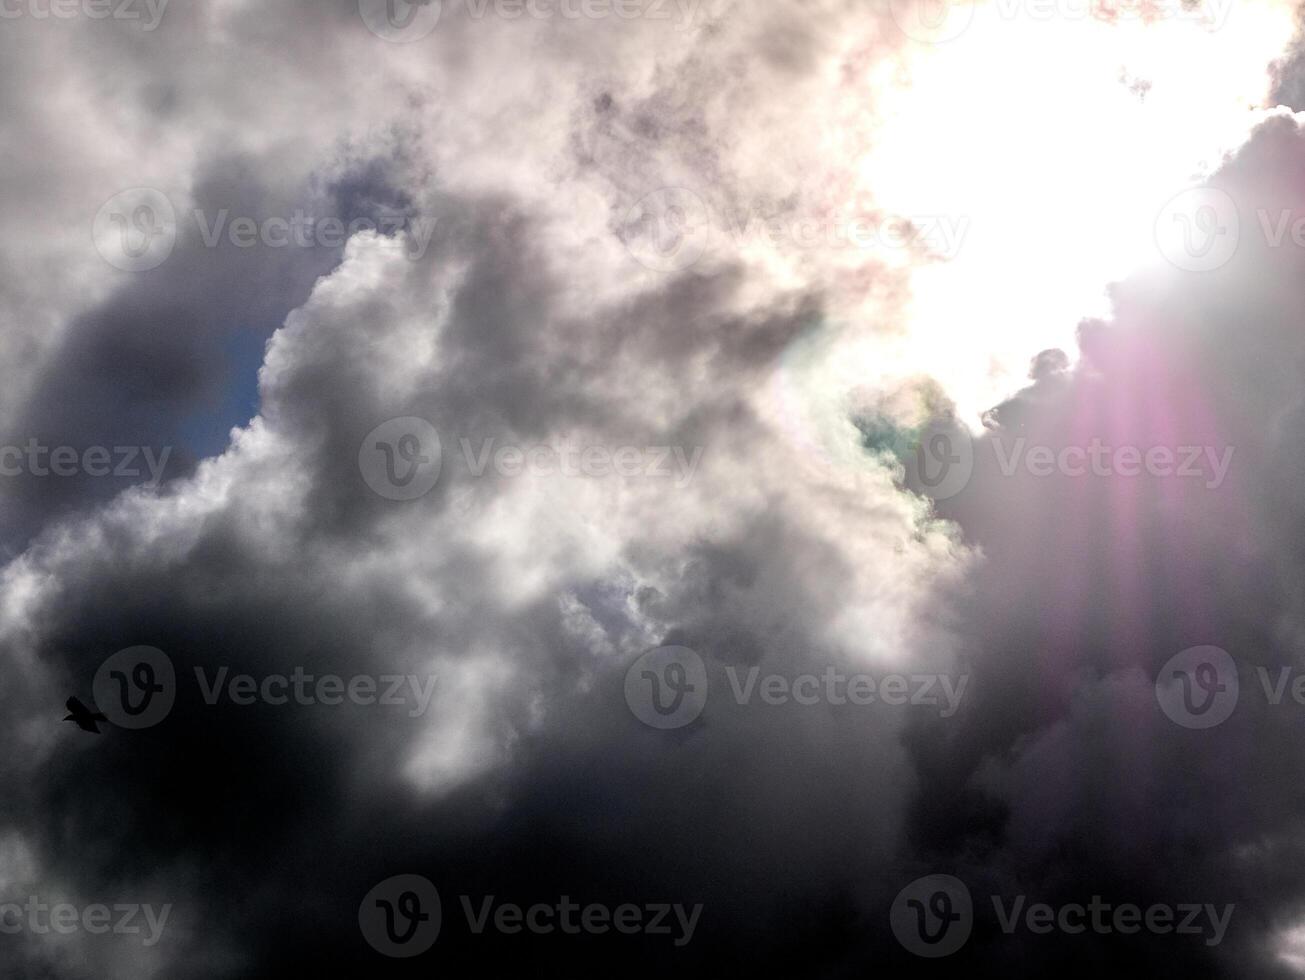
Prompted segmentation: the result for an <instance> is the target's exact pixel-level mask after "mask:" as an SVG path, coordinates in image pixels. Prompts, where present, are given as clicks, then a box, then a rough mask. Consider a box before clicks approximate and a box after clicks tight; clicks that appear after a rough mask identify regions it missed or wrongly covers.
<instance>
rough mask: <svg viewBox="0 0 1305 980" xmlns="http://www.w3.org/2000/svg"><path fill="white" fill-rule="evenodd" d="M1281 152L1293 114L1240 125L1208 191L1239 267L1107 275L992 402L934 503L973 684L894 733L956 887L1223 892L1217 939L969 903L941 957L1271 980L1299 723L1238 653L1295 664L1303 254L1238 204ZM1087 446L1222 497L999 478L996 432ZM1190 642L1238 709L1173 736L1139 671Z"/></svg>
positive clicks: (1275, 204) (1048, 897) (1289, 900)
mask: <svg viewBox="0 0 1305 980" xmlns="http://www.w3.org/2000/svg"><path fill="white" fill-rule="evenodd" d="M1302 166H1305V144H1303V143H1302V138H1301V133H1300V130H1299V127H1298V125H1297V124H1296V122H1295V121H1294V120H1293V119H1291V118H1290V117H1286V116H1280V117H1277V118H1273V119H1270V120H1269V121H1267V122H1266V123H1264V124H1263V125H1262V126H1261V128H1260V129H1259V130H1258V131H1257V132H1256V134H1255V135H1254V136H1253V138H1252V139H1251V140H1250V141H1249V142H1248V144H1247V145H1246V146H1245V147H1244V148H1242V149H1241V150H1240V151H1239V153H1238V154H1237V156H1236V157H1235V158H1234V159H1232V160H1231V161H1229V162H1228V163H1227V164H1226V165H1225V166H1224V167H1223V168H1222V169H1221V170H1220V172H1219V173H1218V174H1217V175H1216V176H1215V178H1214V179H1213V181H1212V184H1213V185H1214V186H1217V187H1219V188H1222V189H1224V190H1226V191H1227V192H1228V193H1229V194H1230V195H1232V198H1233V199H1234V200H1235V201H1236V202H1237V205H1238V208H1239V211H1240V216H1241V245H1240V248H1239V251H1238V253H1237V255H1236V257H1235V259H1234V260H1233V261H1232V262H1231V263H1229V264H1228V265H1227V266H1225V267H1224V268H1223V269H1221V270H1219V271H1217V272H1211V273H1197V274H1192V273H1182V272H1169V273H1158V274H1154V275H1151V276H1138V277H1135V278H1133V279H1130V280H1128V281H1125V282H1123V283H1119V284H1117V285H1116V286H1114V287H1113V288H1112V295H1113V298H1114V314H1113V316H1112V318H1111V320H1110V321H1109V322H1086V323H1084V324H1083V325H1082V326H1081V328H1080V359H1079V361H1078V363H1077V365H1076V366H1075V368H1074V370H1073V371H1072V373H1071V374H1068V375H1066V374H1064V373H1061V372H1060V371H1059V370H1056V371H1051V372H1048V371H1047V370H1046V367H1047V365H1048V363H1049V362H1050V361H1051V360H1052V359H1051V358H1049V357H1048V356H1047V355H1045V354H1044V355H1039V358H1038V362H1037V364H1036V365H1035V369H1034V376H1035V378H1036V379H1037V380H1036V381H1035V383H1034V384H1032V385H1031V386H1030V387H1029V388H1027V389H1026V390H1025V391H1023V392H1022V393H1020V394H1019V396H1017V397H1015V398H1012V399H1011V400H1010V401H1008V402H1006V403H1005V404H1003V405H1001V406H999V407H997V408H996V409H994V411H993V412H991V413H989V415H988V417H987V421H988V425H989V430H988V431H987V432H986V433H985V434H984V435H983V436H982V438H981V439H980V440H979V441H978V442H977V444H976V447H975V460H976V468H975V475H974V478H973V480H972V481H971V483H970V485H969V487H968V488H967V489H966V490H965V491H964V492H963V493H961V494H959V495H957V496H956V497H955V498H954V499H953V500H950V501H946V502H944V503H942V504H941V505H940V512H941V513H942V514H944V515H945V516H949V517H952V518H954V519H956V520H958V521H959V522H960V525H961V527H962V528H963V529H964V531H965V533H966V535H967V537H968V538H971V539H972V540H974V541H975V542H976V543H977V544H979V545H980V546H981V547H982V548H983V550H984V553H985V555H986V559H987V560H986V562H985V565H984V567H983V570H982V574H981V575H980V576H979V577H978V578H977V579H976V581H975V583H974V587H973V590H972V592H970V594H969V595H967V596H965V597H964V598H962V599H961V600H960V602H961V606H960V608H961V609H963V610H964V615H963V619H962V620H961V623H960V625H959V627H958V628H959V629H960V631H961V632H962V633H963V634H965V635H966V636H968V637H970V642H969V644H968V645H967V646H968V648H969V653H970V655H971V656H972V657H973V663H974V669H975V674H976V680H975V684H976V688H975V692H976V694H975V699H974V700H973V701H972V702H971V704H970V706H969V707H970V711H968V712H967V713H966V714H965V716H964V719H963V721H962V723H961V724H960V725H958V726H950V727H949V726H946V725H943V724H940V723H937V722H935V721H930V720H927V719H920V720H919V723H918V724H917V725H916V726H915V728H914V730H913V732H912V733H911V734H910V735H909V736H908V738H907V744H908V746H910V749H911V752H912V756H913V758H914V759H915V763H916V766H917V768H918V770H919V772H920V775H921V790H920V793H919V794H918V796H917V797H916V799H915V802H914V806H913V819H912V820H910V821H908V826H909V827H910V832H911V838H912V846H913V847H914V848H916V849H917V853H918V854H919V855H921V856H923V857H926V858H927V865H925V866H927V867H929V868H940V869H948V870H951V871H953V873H955V874H957V875H958V876H959V877H961V878H962V879H965V880H968V881H969V882H970V884H971V887H972V888H973V889H974V890H975V892H976V893H980V892H982V891H983V890H984V889H987V890H988V892H995V893H998V894H1005V895H1013V894H1017V893H1018V894H1028V895H1029V896H1030V899H1029V900H1030V901H1047V902H1050V903H1052V904H1053V905H1054V904H1057V903H1063V902H1072V901H1081V902H1086V901H1087V900H1088V899H1089V898H1090V897H1091V896H1092V895H1096V894H1100V895H1106V896H1110V895H1113V896H1115V900H1116V901H1124V900H1128V901H1136V902H1138V903H1139V904H1141V905H1143V906H1145V905H1147V904H1148V903H1150V902H1156V901H1170V902H1174V901H1180V900H1181V901H1195V900H1196V897H1198V896H1199V897H1200V900H1201V901H1207V902H1213V903H1221V904H1222V903H1234V904H1235V905H1236V912H1235V916H1234V920H1233V923H1232V928H1231V929H1230V930H1229V933H1228V938H1227V940H1226V941H1225V943H1224V944H1222V945H1221V946H1220V947H1219V948H1218V949H1206V948H1202V947H1201V946H1200V945H1199V944H1198V945H1192V944H1190V943H1188V944H1184V943H1176V942H1174V941H1173V937H1168V938H1165V937H1154V936H1153V937H1150V938H1149V939H1148V938H1143V937H1133V938H1131V939H1126V938H1124V937H1119V936H1116V937H1114V938H1113V939H1109V940H1108V939H1103V938H1098V939H1096V940H1095V941H1093V940H1091V939H1085V940H1084V941H1080V942H1075V943H1074V944H1073V945H1072V946H1069V945H1057V944H1053V943H1051V942H1044V943H1041V944H1036V943H1033V942H1031V941H1030V942H1025V943H1019V942H1016V943H1011V942H1010V941H1005V942H1003V941H1002V938H1003V937H1002V936H1001V934H1000V932H998V930H997V923H996V921H995V920H994V919H993V916H992V915H991V909H989V910H988V912H989V914H988V916H987V918H988V921H987V922H986V927H987V932H988V935H989V937H990V939H989V941H983V942H982V944H981V945H978V946H975V947H974V948H973V949H971V950H969V951H967V952H966V953H964V954H962V956H963V957H965V959H962V961H961V962H960V964H959V965H960V966H961V967H962V968H969V967H970V966H971V964H972V965H973V968H974V969H976V970H982V971H983V972H984V973H985V975H987V973H988V972H992V973H993V974H994V975H995V974H997V973H999V972H1001V971H1002V970H1003V969H1005V970H1009V969H1014V968H1016V966H1017V965H1018V968H1020V969H1032V970H1035V971H1037V972H1042V971H1046V970H1051V969H1055V970H1056V972H1058V973H1068V974H1070V975H1075V976H1077V975H1088V974H1089V973H1090V972H1092V971H1096V970H1099V969H1101V968H1103V966H1104V964H1105V963H1107V962H1115V961H1118V957H1121V956H1127V958H1128V961H1129V962H1131V963H1134V964H1137V965H1138V966H1140V967H1142V968H1146V967H1147V966H1148V965H1149V966H1150V967H1151V968H1154V969H1175V968H1176V969H1181V970H1186V971H1189V972H1193V973H1195V974H1197V975H1202V976H1212V975H1231V974H1234V973H1235V974H1236V975H1239V976H1266V977H1270V976H1287V975H1291V974H1290V971H1289V970H1288V969H1287V967H1286V966H1285V965H1284V964H1283V963H1282V962H1281V961H1279V960H1278V959H1277V955H1276V954H1277V950H1276V948H1275V942H1276V940H1277V938H1278V935H1277V934H1278V933H1280V932H1282V931H1284V930H1285V929H1287V928H1288V927H1290V926H1293V925H1295V923H1296V922H1297V921H1298V916H1299V913H1300V908H1301V898H1302V896H1301V893H1300V891H1299V889H1297V888H1295V887H1294V886H1292V885H1291V884H1289V882H1290V881H1291V880H1293V879H1294V878H1295V877H1296V875H1295V873H1294V871H1293V870H1292V869H1294V868H1296V867H1297V866H1298V863H1299V857H1298V855H1297V850H1298V848H1297V845H1296V843H1295V842H1296V841H1297V839H1298V834H1299V826H1300V825H1299V813H1300V807H1301V804H1302V802H1303V801H1302V797H1301V793H1300V792H1299V790H1298V789H1297V788H1296V787H1295V783H1296V781H1295V780H1294V779H1292V778H1290V776H1288V774H1289V773H1291V772H1294V771H1296V770H1297V769H1298V768H1299V766H1300V765H1301V763H1302V759H1301V750H1300V745H1301V734H1302V724H1303V723H1305V716H1303V715H1302V714H1301V712H1300V711H1299V709H1298V708H1296V706H1295V705H1294V704H1293V703H1292V702H1291V701H1290V699H1288V700H1287V701H1285V702H1284V703H1283V704H1281V705H1276V706H1275V705H1270V704H1268V703H1267V701H1266V698H1265V696H1264V695H1263V694H1262V693H1261V681H1260V679H1259V677H1258V676H1257V674H1256V669H1257V668H1261V667H1263V668H1268V669H1269V670H1270V671H1271V672H1272V674H1273V676H1277V672H1278V671H1279V670H1280V669H1281V668H1283V667H1291V668H1293V669H1298V668H1299V666H1300V665H1301V662H1302V658H1301V652H1300V645H1299V638H1300V629H1299V621H1300V613H1301V606H1300V593H1299V588H1298V585H1299V582H1300V558H1301V551H1300V546H1299V541H1300V539H1301V534H1302V531H1303V530H1305V526H1303V521H1305V512H1302V509H1301V504H1300V494H1299V488H1300V483H1299V478H1300V465H1299V459H1300V458H1301V448H1302V447H1301V445H1300V435H1299V432H1300V429H1299V427H1298V426H1294V425H1292V424H1291V422H1292V420H1294V419H1297V418H1299V416H1300V404H1301V401H1300V399H1301V395H1300V392H1301V390H1302V377H1301V370H1302V365H1303V364H1305V362H1303V361H1302V359H1301V354H1302V346H1301V345H1302V342H1301V334H1300V331H1299V327H1298V324H1299V310H1300V309H1301V306H1302V302H1305V297H1303V296H1302V293H1301V291H1300V285H1299V284H1300V281H1301V280H1300V277H1299V270H1300V268H1301V263H1302V261H1303V260H1305V255H1302V252H1301V250H1300V248H1299V247H1297V246H1294V245H1293V244H1292V243H1291V242H1290V241H1287V242H1285V243H1283V244H1281V245H1277V246H1274V245H1271V244H1270V243H1269V242H1267V241H1266V240H1265V238H1264V236H1263V233H1262V231H1261V226H1260V223H1259V222H1260V218H1259V213H1260V212H1261V211H1262V210H1267V211H1268V212H1270V213H1272V214H1277V213H1279V211H1280V210H1283V209H1285V210H1286V211H1288V212H1291V213H1294V214H1299V213H1301V212H1300V207H1301V205H1302V203H1305V201H1302V199H1301V193H1300V190H1299V187H1300V185H1299V181H1298V179H1296V178H1297V175H1299V173H1300V171H1301V167H1302ZM1055 360H1057V361H1059V360H1060V358H1055ZM1093 438H1098V439H1100V440H1101V441H1102V442H1103V443H1104V444H1106V445H1109V446H1115V447H1118V446H1136V447H1142V448H1143V449H1145V448H1147V447H1155V446H1186V445H1191V446H1217V447H1232V448H1234V449H1235V456H1234V457H1233V458H1234V462H1233V465H1232V467H1231V470H1230V474H1229V477H1228V479H1227V480H1226V481H1225V482H1224V483H1222V484H1221V485H1220V486H1218V487H1209V486H1207V485H1205V484H1204V483H1202V482H1194V481H1186V482H1184V481H1182V480H1178V479H1175V478H1174V477H1172V476H1171V477H1155V476H1147V475H1145V474H1143V475H1142V476H1140V477H1137V478H1130V479H1126V478H1123V477H1119V476H1115V477H1112V478H1094V477H1092V476H1091V475H1088V476H1087V477H1086V478H1084V477H1083V476H1081V475H1066V474H1065V473H1063V472H1062V473H1059V474H1056V475H1052V476H1050V477H1040V476H1035V475H1030V473H1029V472H1028V471H1026V470H1025V469H1022V468H1021V469H1019V470H1017V471H1016V472H1015V473H1014V474H1013V475H1007V474H1006V473H1004V472H1003V471H1002V468H1001V459H1002V453H1003V452H1004V453H1006V454H1007V455H1008V456H1009V454H1010V453H1011V452H1013V448H1012V447H1013V446H1014V445H1015V443H1016V442H1017V440H1025V441H1026V442H1027V444H1028V445H1029V446H1039V445H1040V446H1049V447H1051V449H1052V450H1054V451H1055V452H1057V453H1058V452H1060V451H1061V450H1062V449H1064V448H1065V447H1067V446H1084V445H1087V444H1088V442H1089V441H1090V440H1091V439H1093ZM999 447H1000V448H999ZM1206 644H1213V645H1216V646H1220V647H1223V648H1224V649H1226V650H1228V651H1229V652H1230V653H1231V654H1232V655H1233V657H1234V658H1235V659H1236V661H1237V662H1238V663H1239V664H1240V675H1241V678H1242V694H1241V700H1240V701H1239V703H1238V708H1237V712H1236V713H1235V714H1234V716H1233V718H1232V719H1230V720H1229V721H1227V722H1225V723H1224V724H1223V725H1222V726H1220V727H1219V728H1218V729H1216V730H1214V731H1209V732H1206V731H1190V730H1186V729H1184V728H1181V727H1179V726H1177V725H1175V724H1173V723H1172V722H1171V721H1169V720H1168V719H1167V718H1165V717H1164V716H1163V715H1162V714H1161V713H1160V712H1159V710H1158V709H1157V706H1156V702H1155V696H1154V693H1153V690H1152V685H1153V682H1154V680H1155V678H1156V677H1157V676H1158V675H1159V673H1160V670H1161V667H1162V666H1163V665H1164V664H1165V663H1166V662H1167V661H1168V660H1169V659H1170V658H1171V657H1173V656H1174V655H1175V654H1177V653H1178V652H1179V651H1182V650H1184V649H1186V648H1189V647H1193V646H1199V645H1206ZM1293 709H1295V710H1293ZM983 920H984V917H983V914H982V912H981V913H980V922H981V923H983Z"/></svg>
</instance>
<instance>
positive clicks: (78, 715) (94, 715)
mask: <svg viewBox="0 0 1305 980" xmlns="http://www.w3.org/2000/svg"><path fill="white" fill-rule="evenodd" d="M64 707H66V708H67V709H68V710H69V711H71V712H72V714H70V715H68V716H67V717H66V718H64V721H72V722H76V723H77V727H78V728H80V729H81V730H82V731H84V732H91V733H92V734H94V735H98V734H100V729H99V728H98V727H97V726H96V724H95V723H96V722H97V721H103V722H107V721H108V720H109V719H108V718H105V717H104V715H102V714H100V713H99V712H98V711H91V709H90V708H88V707H86V705H84V704H82V703H81V702H80V701H78V700H77V699H76V698H69V699H68V702H67V704H65V705H64Z"/></svg>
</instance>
